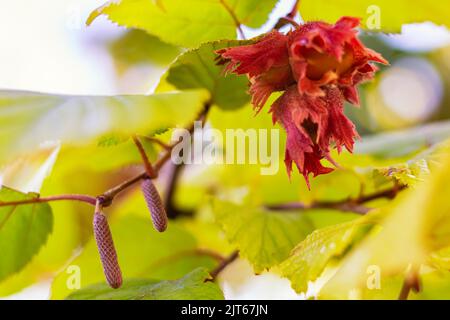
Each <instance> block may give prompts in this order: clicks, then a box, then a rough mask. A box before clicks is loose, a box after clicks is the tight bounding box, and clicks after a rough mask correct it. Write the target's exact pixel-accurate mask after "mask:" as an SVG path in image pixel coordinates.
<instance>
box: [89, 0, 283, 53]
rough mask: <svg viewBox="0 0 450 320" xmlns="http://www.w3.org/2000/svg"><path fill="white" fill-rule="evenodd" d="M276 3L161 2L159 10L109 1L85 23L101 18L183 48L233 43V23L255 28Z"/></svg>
mask: <svg viewBox="0 0 450 320" xmlns="http://www.w3.org/2000/svg"><path fill="white" fill-rule="evenodd" d="M276 2H277V1H276V0H265V1H260V0H237V1H229V0H197V1H195V3H193V2H191V1H184V0H164V1H163V2H162V3H163V6H160V5H158V4H157V3H155V2H152V1H148V0H121V1H119V2H117V1H109V2H107V3H105V4H104V5H103V6H101V7H100V8H98V9H96V10H94V11H93V12H92V13H91V15H90V16H89V18H88V20H87V24H88V25H89V24H91V23H92V22H93V21H94V20H95V19H96V18H97V17H98V16H99V15H102V14H105V15H107V16H108V18H109V19H110V20H111V21H114V22H116V23H118V24H119V25H122V26H126V27H130V28H138V29H143V30H145V31H147V32H148V33H150V34H152V35H155V36H157V37H159V38H161V39H162V40H163V41H165V42H168V43H172V44H175V45H181V46H183V47H197V46H198V45H200V44H201V43H204V42H208V41H213V40H219V39H233V38H235V37H236V21H235V20H237V21H239V23H241V24H244V25H247V26H249V27H253V28H257V27H259V26H261V25H262V24H263V23H264V22H265V21H266V20H267V17H268V15H269V13H270V11H271V10H272V8H273V7H274V6H275V4H276Z"/></svg>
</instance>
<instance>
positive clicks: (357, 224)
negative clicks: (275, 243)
mask: <svg viewBox="0 0 450 320" xmlns="http://www.w3.org/2000/svg"><path fill="white" fill-rule="evenodd" d="M374 217H375V215H370V216H367V217H362V218H359V219H356V220H353V221H350V222H346V223H342V224H338V225H333V226H329V227H326V228H323V229H318V230H316V231H314V232H313V233H312V234H310V235H309V236H308V237H306V239H305V240H303V241H302V242H301V243H300V244H299V245H297V246H296V247H295V248H294V249H293V250H292V252H291V254H290V256H289V258H288V259H286V260H285V261H283V263H282V264H281V265H280V266H279V267H280V270H281V273H282V275H283V276H284V277H286V278H288V279H289V280H290V281H291V285H292V288H293V289H294V290H295V291H297V292H306V290H307V289H308V283H309V282H310V281H314V280H316V279H317V278H318V277H319V276H320V275H321V274H322V272H323V270H324V269H325V267H326V266H327V265H328V263H329V262H330V261H331V260H332V259H333V258H338V257H340V256H341V255H343V254H344V252H345V251H346V250H347V249H348V248H349V246H351V245H352V244H353V243H354V242H356V240H357V239H359V238H360V237H361V236H363V235H364V234H366V233H367V232H368V231H369V230H370V228H371V227H373V225H374V222H373V220H374Z"/></svg>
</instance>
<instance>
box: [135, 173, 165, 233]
mask: <svg viewBox="0 0 450 320" xmlns="http://www.w3.org/2000/svg"><path fill="white" fill-rule="evenodd" d="M141 187H142V193H143V194H144V198H145V202H147V207H148V209H149V210H150V214H151V216H152V221H153V226H154V227H155V229H156V230H158V231H159V232H163V231H164V230H166V228H167V214H166V210H165V209H164V205H163V203H162V200H161V197H160V195H159V193H158V190H156V187H155V185H154V184H153V182H152V180H151V179H144V180H143V181H142V186H141Z"/></svg>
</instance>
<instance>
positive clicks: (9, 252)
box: [0, 186, 53, 281]
mask: <svg viewBox="0 0 450 320" xmlns="http://www.w3.org/2000/svg"><path fill="white" fill-rule="evenodd" d="M35 197H36V195H33V194H24V193H21V192H18V191H15V190H13V189H9V188H7V187H1V186H0V204H1V203H2V202H11V201H22V200H27V199H33V198H35ZM52 227H53V215H52V211H51V209H50V206H49V205H48V204H46V203H33V204H27V205H15V206H2V207H0V253H1V259H0V281H1V280H4V279H5V278H7V277H8V276H10V275H11V274H13V273H16V272H18V271H20V270H21V269H22V268H23V267H25V266H26V265H27V263H28V262H30V261H31V259H32V258H33V256H34V255H36V254H37V253H38V252H39V250H40V249H41V247H42V246H43V245H44V244H45V242H46V241H47V238H48V236H49V234H50V233H51V232H52Z"/></svg>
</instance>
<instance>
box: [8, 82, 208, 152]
mask: <svg viewBox="0 0 450 320" xmlns="http://www.w3.org/2000/svg"><path fill="white" fill-rule="evenodd" d="M207 99H208V94H207V92H205V91H189V92H188V91H186V92H182V93H170V94H155V95H150V96H114V97H100V96H97V97H96V96H64V95H46V94H39V93H31V92H21V91H1V92H0V137H1V138H0V154H1V155H2V159H1V160H5V157H7V158H12V157H13V156H14V155H15V153H16V152H19V151H23V150H30V149H34V148H36V147H37V146H38V145H39V144H40V143H43V142H46V141H49V140H50V141H55V140H61V141H63V142H67V143H77V144H81V143H86V142H89V141H91V140H92V139H96V138H98V137H99V136H104V135H105V134H107V133H116V134H130V133H141V134H147V133H151V132H153V131H155V130H158V129H161V128H167V127H176V126H178V125H186V124H187V123H189V121H192V119H193V118H195V116H196V114H197V112H198V111H199V110H200V108H201V106H202V105H203V103H204V102H205V101H206V100H207ZM11 137H14V139H11Z"/></svg>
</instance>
